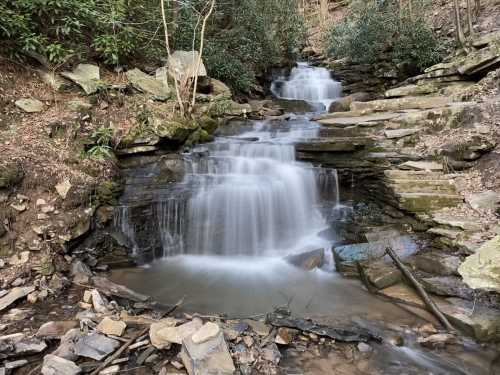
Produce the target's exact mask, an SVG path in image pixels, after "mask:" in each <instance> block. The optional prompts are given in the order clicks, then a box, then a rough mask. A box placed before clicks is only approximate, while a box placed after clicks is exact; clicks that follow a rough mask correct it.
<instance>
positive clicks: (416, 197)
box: [395, 193, 464, 212]
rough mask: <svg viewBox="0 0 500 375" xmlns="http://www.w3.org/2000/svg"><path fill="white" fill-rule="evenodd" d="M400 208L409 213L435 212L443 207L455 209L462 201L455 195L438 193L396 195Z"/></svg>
mask: <svg viewBox="0 0 500 375" xmlns="http://www.w3.org/2000/svg"><path fill="white" fill-rule="evenodd" d="M395 195H396V197H397V198H398V200H399V206H400V208H402V209H404V210H406V211H411V212H428V211H435V210H438V209H441V208H445V207H455V206H457V205H458V204H460V203H462V202H463V201H464V199H463V198H462V197H461V196H459V195H455V194H439V193H396V194H395Z"/></svg>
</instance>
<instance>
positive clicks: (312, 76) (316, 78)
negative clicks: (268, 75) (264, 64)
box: [271, 63, 342, 109]
mask: <svg viewBox="0 0 500 375" xmlns="http://www.w3.org/2000/svg"><path fill="white" fill-rule="evenodd" d="M271 91H272V92H273V94H274V95H276V96H277V97H278V98H281V99H294V100H305V101H307V102H312V103H321V104H323V105H324V106H325V109H328V107H329V106H330V104H331V103H332V102H333V101H335V100H336V99H338V98H339V97H340V96H341V94H342V86H341V84H340V82H337V81H335V80H333V79H332V77H331V74H330V71H328V70H327V69H325V68H316V67H311V66H309V65H308V64H307V63H298V64H297V67H295V68H293V69H292V71H291V72H290V76H289V77H288V78H282V79H278V80H276V81H274V82H273V84H272V86H271Z"/></svg>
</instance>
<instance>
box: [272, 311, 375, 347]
mask: <svg viewBox="0 0 500 375" xmlns="http://www.w3.org/2000/svg"><path fill="white" fill-rule="evenodd" d="M266 321H267V322H268V323H269V324H271V325H272V326H274V327H287V328H292V329H298V330H300V331H303V332H308V333H314V334H315V335H318V336H321V337H329V338H331V339H334V340H338V341H341V342H367V341H369V340H375V341H381V338H380V337H379V336H378V335H376V334H374V333H372V332H370V331H368V330H366V329H365V328H362V327H358V326H356V325H350V326H339V327H333V326H327V325H323V324H318V323H316V322H314V321H311V320H306V319H301V318H292V317H289V316H283V315H280V314H276V313H272V314H267V317H266Z"/></svg>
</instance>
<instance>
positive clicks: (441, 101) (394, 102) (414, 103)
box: [351, 96, 453, 113]
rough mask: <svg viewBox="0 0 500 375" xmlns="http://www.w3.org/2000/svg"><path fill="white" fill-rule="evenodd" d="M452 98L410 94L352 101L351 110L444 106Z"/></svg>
mask: <svg viewBox="0 0 500 375" xmlns="http://www.w3.org/2000/svg"><path fill="white" fill-rule="evenodd" d="M452 102H453V100H452V99H450V98H447V97H444V96H411V97H404V98H396V99H380V100H373V101H371V102H352V103H351V110H352V111H364V112H365V113H369V112H385V111H401V110H405V109H431V108H439V107H445V106H447V105H449V104H450V103H452Z"/></svg>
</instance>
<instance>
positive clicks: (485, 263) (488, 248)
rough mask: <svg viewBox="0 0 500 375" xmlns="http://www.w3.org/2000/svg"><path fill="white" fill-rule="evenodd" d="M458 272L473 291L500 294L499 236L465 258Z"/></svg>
mask: <svg viewBox="0 0 500 375" xmlns="http://www.w3.org/2000/svg"><path fill="white" fill-rule="evenodd" d="M458 272H459V273H460V275H461V276H462V277H463V279H464V282H465V283H466V284H467V285H469V286H470V287H471V288H473V289H485V290H492V291H496V292H500V236H496V237H495V238H493V239H492V240H490V241H488V242H486V243H485V244H483V245H482V246H481V247H480V248H479V249H478V250H477V251H476V252H475V253H474V254H472V255H471V256H469V257H467V258H466V259H465V261H464V262H463V263H462V264H461V265H460V267H459V268H458Z"/></svg>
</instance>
